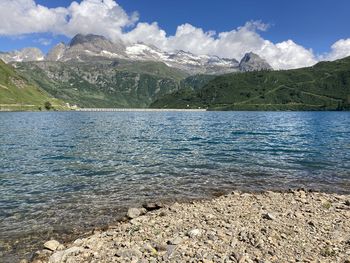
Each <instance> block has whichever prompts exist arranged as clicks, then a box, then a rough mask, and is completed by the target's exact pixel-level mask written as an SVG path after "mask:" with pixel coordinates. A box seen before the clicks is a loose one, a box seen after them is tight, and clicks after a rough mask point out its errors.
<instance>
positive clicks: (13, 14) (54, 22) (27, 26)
mask: <svg viewBox="0 0 350 263" xmlns="http://www.w3.org/2000/svg"><path fill="white" fill-rule="evenodd" d="M137 20H138V14H137V13H136V12H135V13H133V14H131V15H130V16H129V15H128V14H127V13H126V12H125V11H124V9H123V8H122V7H120V6H119V5H118V4H117V3H116V2H115V1H114V0H83V1H81V3H77V2H72V3H71V5H70V6H69V7H67V8H65V7H60V8H47V7H44V6H41V5H38V4H36V3H35V1H34V0H1V2H0V25H1V26H0V35H21V34H30V33H43V32H51V33H54V34H63V35H66V36H69V37H72V36H74V35H76V34H78V33H81V34H88V33H94V34H100V35H104V36H106V37H109V38H111V39H115V38H117V37H120V36H121V34H122V29H123V28H124V27H127V26H131V25H133V24H134V23H135V22H136V21H137Z"/></svg>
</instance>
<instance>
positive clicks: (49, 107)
mask: <svg viewBox="0 0 350 263" xmlns="http://www.w3.org/2000/svg"><path fill="white" fill-rule="evenodd" d="M44 107H45V109H46V110H51V109H52V104H51V102H49V101H47V102H45V104H44Z"/></svg>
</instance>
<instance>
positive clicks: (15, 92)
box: [0, 60, 64, 110]
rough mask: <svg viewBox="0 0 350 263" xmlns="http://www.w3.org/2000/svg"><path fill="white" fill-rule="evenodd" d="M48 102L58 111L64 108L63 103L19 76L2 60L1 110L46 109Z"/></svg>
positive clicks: (0, 66)
mask: <svg viewBox="0 0 350 263" xmlns="http://www.w3.org/2000/svg"><path fill="white" fill-rule="evenodd" d="M46 102H50V103H51V104H52V105H53V106H54V107H55V108H56V109H63V108H64V104H63V103H62V102H61V101H59V100H57V99H54V98H53V97H51V96H50V95H49V94H48V93H47V92H45V91H43V90H41V89H40V88H38V87H37V86H36V85H33V84H32V83H30V82H29V81H28V80H27V79H25V78H23V77H22V76H20V75H18V73H17V72H16V71H15V69H14V68H13V67H11V66H10V65H7V64H5V63H4V62H3V61H2V60H0V110H38V109H39V107H41V108H42V109H44V105H45V103H46Z"/></svg>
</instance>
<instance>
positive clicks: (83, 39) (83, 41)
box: [69, 34, 109, 47]
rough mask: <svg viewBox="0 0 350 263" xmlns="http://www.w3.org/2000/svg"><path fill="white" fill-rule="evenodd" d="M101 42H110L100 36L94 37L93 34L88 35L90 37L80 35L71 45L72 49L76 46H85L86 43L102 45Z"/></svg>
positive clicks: (74, 38)
mask: <svg viewBox="0 0 350 263" xmlns="http://www.w3.org/2000/svg"><path fill="white" fill-rule="evenodd" d="M100 42H109V40H108V39H107V38H105V37H104V36H99V35H93V34H88V35H83V34H78V35H76V36H75V37H73V38H72V40H71V41H70V43H69V46H70V47H73V46H76V45H84V44H86V43H90V44H91V43H100Z"/></svg>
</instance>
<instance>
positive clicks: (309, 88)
mask: <svg viewBox="0 0 350 263" xmlns="http://www.w3.org/2000/svg"><path fill="white" fill-rule="evenodd" d="M349 105H350V57H348V58H345V59H341V60H338V61H334V62H321V63H318V64H317V65H315V66H313V67H309V68H302V69H295V70H285V71H260V72H248V73H236V74H227V75H222V76H219V77H217V78H215V79H213V80H211V81H209V82H208V83H207V84H206V85H204V87H202V88H200V89H197V90H194V89H191V88H189V87H185V88H183V89H181V90H179V91H176V92H175V93H173V94H171V95H166V96H164V97H163V98H161V99H159V100H157V101H156V102H154V103H153V104H152V105H151V107H154V108H197V107H202V108H208V109H210V110H349V109H350V106H349Z"/></svg>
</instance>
